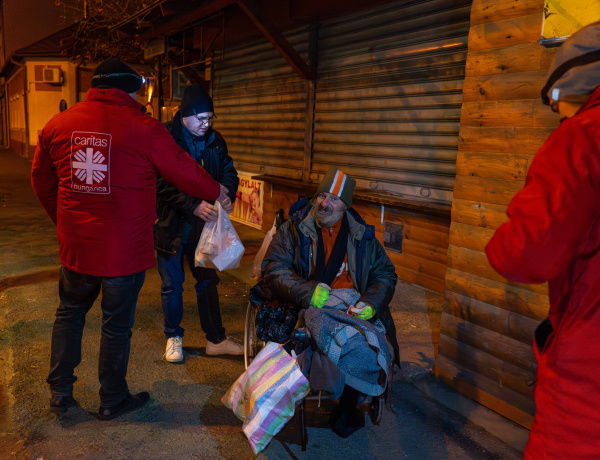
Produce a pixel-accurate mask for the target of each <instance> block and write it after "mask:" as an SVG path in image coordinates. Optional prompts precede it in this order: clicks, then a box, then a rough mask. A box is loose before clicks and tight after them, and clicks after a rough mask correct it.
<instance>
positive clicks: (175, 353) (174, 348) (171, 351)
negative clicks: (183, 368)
mask: <svg viewBox="0 0 600 460" xmlns="http://www.w3.org/2000/svg"><path fill="white" fill-rule="evenodd" d="M165 359H166V360H167V361H169V362H170V363H179V362H181V361H183V342H182V341H181V337H178V336H175V337H169V339H168V340H167V350H166V351H165Z"/></svg>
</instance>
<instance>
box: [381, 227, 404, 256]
mask: <svg viewBox="0 0 600 460" xmlns="http://www.w3.org/2000/svg"><path fill="white" fill-rule="evenodd" d="M403 240H404V225H400V224H394V223H392V222H386V223H385V229H384V231H383V246H384V247H386V248H387V249H391V250H392V251H396V252H402V241H403Z"/></svg>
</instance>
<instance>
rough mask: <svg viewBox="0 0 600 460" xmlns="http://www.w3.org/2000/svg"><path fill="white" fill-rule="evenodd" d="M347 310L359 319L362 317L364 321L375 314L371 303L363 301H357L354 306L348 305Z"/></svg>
mask: <svg viewBox="0 0 600 460" xmlns="http://www.w3.org/2000/svg"><path fill="white" fill-rule="evenodd" d="M348 312H349V313H350V314H351V315H352V316H356V317H357V318H359V319H364V320H365V321H367V320H369V319H371V318H373V316H375V309H374V308H373V307H372V306H371V305H367V304H366V303H364V302H358V303H357V304H356V306H354V307H350V308H349V309H348Z"/></svg>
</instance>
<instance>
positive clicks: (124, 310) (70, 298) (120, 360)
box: [47, 267, 146, 407]
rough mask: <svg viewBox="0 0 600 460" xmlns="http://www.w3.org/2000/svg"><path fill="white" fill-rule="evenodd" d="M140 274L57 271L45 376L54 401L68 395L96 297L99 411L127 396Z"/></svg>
mask: <svg viewBox="0 0 600 460" xmlns="http://www.w3.org/2000/svg"><path fill="white" fill-rule="evenodd" d="M145 275H146V273H145V272H140V273H135V274H133V275H127V276H117V277H101V276H92V275H83V274H81V273H76V272H74V271H72V270H69V269H68V268H66V267H62V268H61V271H60V279H59V281H58V294H59V297H60V304H59V306H58V309H57V310H56V319H55V320H54V327H53V329H52V346H51V355H50V373H49V375H48V379H47V382H48V383H49V384H50V391H51V392H52V395H54V396H69V395H71V394H72V393H73V383H75V381H76V380H77V377H75V375H74V372H75V368H76V367H77V366H78V365H79V363H80V362H81V337H82V335H83V327H84V325H85V315H86V313H87V312H88V311H89V310H90V308H92V305H93V304H94V301H95V300H96V298H97V297H98V294H100V292H102V301H101V303H100V306H101V309H102V337H101V339H100V358H99V362H98V377H99V380H100V402H101V404H102V406H104V407H109V406H115V405H117V404H119V403H120V402H121V401H123V400H124V399H125V397H126V395H127V391H128V389H127V381H126V380H125V376H126V375H127V363H128V362H129V349H130V341H131V328H132V327H133V322H134V316H135V307H136V304H137V299H138V295H139V293H140V289H141V288H142V285H143V284H144V278H145Z"/></svg>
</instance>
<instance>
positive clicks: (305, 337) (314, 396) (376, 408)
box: [244, 209, 393, 452]
mask: <svg viewBox="0 0 600 460" xmlns="http://www.w3.org/2000/svg"><path fill="white" fill-rule="evenodd" d="M284 222H285V218H284V212H283V209H280V210H278V211H277V212H276V219H275V227H276V228H277V229H279V227H280V226H281V225H282V224H283V223H284ZM251 291H252V290H251ZM250 297H251V298H250V300H249V301H248V306H247V307H246V321H245V325H244V366H245V368H246V369H248V366H249V365H250V363H251V362H252V359H254V357H256V355H257V354H258V353H259V352H260V350H261V349H262V348H263V347H264V346H265V342H264V341H262V340H260V339H259V338H258V336H257V334H256V312H257V309H258V308H259V307H260V306H261V302H260V301H259V299H254V301H253V299H252V295H251V296H250ZM298 326H299V325H298V324H297V325H296V328H295V329H294V331H293V333H292V336H291V338H290V342H291V346H292V347H293V348H294V349H295V350H296V353H297V354H299V352H300V351H302V350H303V349H305V348H306V347H307V346H310V341H311V337H310V332H309V331H308V330H307V329H305V328H303V327H298ZM392 362H393V358H392ZM392 368H393V364H392V367H391V368H390V369H389V371H388V380H387V384H386V388H385V391H384V392H383V394H381V395H380V396H367V402H366V403H367V404H369V409H370V416H371V422H372V423H373V425H379V424H381V419H382V416H383V412H384V407H385V406H386V401H388V395H389V394H391V384H392ZM369 398H370V401H369ZM328 399H331V397H330V395H329V394H328V393H325V392H322V391H317V392H312V391H311V393H309V394H308V396H306V397H305V398H304V399H303V400H302V402H301V403H300V405H299V408H300V425H301V440H302V451H303V452H304V451H306V443H307V440H308V433H307V430H306V420H305V409H306V401H318V404H319V407H320V405H321V401H322V400H328Z"/></svg>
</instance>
